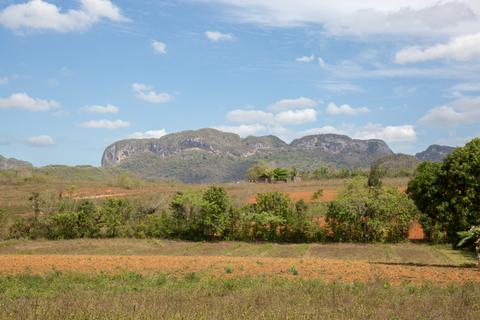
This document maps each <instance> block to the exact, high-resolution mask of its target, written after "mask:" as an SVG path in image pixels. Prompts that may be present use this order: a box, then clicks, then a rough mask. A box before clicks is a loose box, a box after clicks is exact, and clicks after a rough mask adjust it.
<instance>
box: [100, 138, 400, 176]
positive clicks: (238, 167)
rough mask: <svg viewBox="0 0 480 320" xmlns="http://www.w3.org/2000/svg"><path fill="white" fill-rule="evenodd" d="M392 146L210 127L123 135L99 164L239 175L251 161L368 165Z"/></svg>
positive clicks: (154, 172) (157, 172) (141, 171)
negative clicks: (143, 136) (243, 133)
mask: <svg viewBox="0 0 480 320" xmlns="http://www.w3.org/2000/svg"><path fill="white" fill-rule="evenodd" d="M391 154H393V152H392V151H391V150H390V148H389V147H388V146H387V144H386V143H385V142H383V141H381V140H356V139H351V138H349V137H347V136H342V135H334V134H324V135H312V136H306V137H303V138H300V139H297V140H294V141H293V142H292V143H290V144H287V143H285V142H284V141H282V140H281V139H279V138H277V137H275V136H263V137H252V136H251V137H247V138H244V139H241V138H240V137H239V136H238V135H236V134H233V133H226V132H221V131H218V130H215V129H200V130H196V131H183V132H179V133H173V134H169V135H166V136H164V137H162V138H160V139H129V140H122V141H118V142H115V143H113V144H112V145H110V146H108V147H107V148H106V149H105V152H104V153H103V157H102V166H104V167H118V168H121V169H125V170H128V171H130V172H133V173H135V174H137V175H140V176H144V177H162V178H169V179H174V180H180V181H183V182H195V183H201V182H225V181H235V180H241V179H243V178H244V176H245V172H246V170H247V168H248V167H249V166H250V165H252V164H253V163H255V162H257V161H267V162H269V163H272V164H273V165H277V166H286V167H296V168H297V169H299V170H310V169H313V168H315V167H317V166H319V165H334V166H346V167H350V168H353V167H368V166H369V165H370V164H371V163H372V162H373V161H375V160H377V159H379V158H382V157H384V156H387V155H391Z"/></svg>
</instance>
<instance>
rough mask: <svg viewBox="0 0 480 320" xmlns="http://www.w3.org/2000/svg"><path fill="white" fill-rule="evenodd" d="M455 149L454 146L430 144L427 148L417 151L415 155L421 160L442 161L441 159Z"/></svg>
mask: <svg viewBox="0 0 480 320" xmlns="http://www.w3.org/2000/svg"><path fill="white" fill-rule="evenodd" d="M453 150H455V148H454V147H449V146H440V145H438V144H434V145H431V146H429V147H428V148H427V150H425V151H422V152H419V153H417V154H416V155H415V157H416V158H417V159H419V160H422V161H432V162H442V161H443V159H444V158H445V157H446V156H448V155H449V154H450V153H452V152H453Z"/></svg>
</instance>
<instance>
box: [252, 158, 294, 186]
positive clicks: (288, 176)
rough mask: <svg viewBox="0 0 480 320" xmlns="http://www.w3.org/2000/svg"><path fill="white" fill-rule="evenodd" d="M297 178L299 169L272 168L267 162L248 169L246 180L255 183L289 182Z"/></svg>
mask: <svg viewBox="0 0 480 320" xmlns="http://www.w3.org/2000/svg"><path fill="white" fill-rule="evenodd" d="M296 176H297V169H295V168H282V167H277V168H273V167H270V166H269V165H268V164H266V163H265V162H259V163H258V164H255V165H253V166H251V167H250V168H248V170H247V173H246V179H247V180H248V181H254V182H260V181H261V182H278V181H283V182H287V181H290V180H293V179H294V178H295V177H296Z"/></svg>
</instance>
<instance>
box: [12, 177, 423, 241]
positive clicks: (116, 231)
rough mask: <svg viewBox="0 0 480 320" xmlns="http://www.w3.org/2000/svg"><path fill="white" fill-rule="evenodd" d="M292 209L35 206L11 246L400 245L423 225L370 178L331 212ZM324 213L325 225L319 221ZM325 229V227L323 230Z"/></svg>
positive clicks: (197, 196)
mask: <svg viewBox="0 0 480 320" xmlns="http://www.w3.org/2000/svg"><path fill="white" fill-rule="evenodd" d="M315 194H316V196H315V197H314V199H312V202H311V203H307V202H306V201H304V200H299V201H296V202H295V201H292V200H291V199H290V198H289V197H288V195H287V194H284V193H281V192H266V193H259V194H257V195H256V201H255V203H254V204H250V205H245V206H236V205H235V204H234V202H233V201H232V199H231V198H230V197H229V195H228V194H227V192H226V191H225V189H223V188H222V187H217V186H211V187H209V188H208V189H206V190H204V191H199V192H198V191H197V192H193V191H186V192H177V193H176V194H175V195H173V196H172V197H171V198H170V199H169V200H168V203H167V204H166V205H165V206H163V207H162V208H159V207H157V206H149V205H146V203H143V202H141V201H131V200H128V199H107V200H105V201H104V202H103V203H101V204H100V205H96V204H95V203H94V202H92V201H90V200H81V201H79V202H75V201H74V202H72V201H69V200H63V201H61V202H60V203H59V204H58V206H57V208H55V209H54V210H50V213H49V214H42V213H41V211H42V210H41V209H40V207H41V201H42V199H41V198H40V197H39V196H38V195H34V196H32V198H31V201H32V206H33V207H34V208H37V209H34V211H35V212H36V214H35V215H34V216H32V217H28V218H23V219H19V220H17V221H16V222H15V223H14V224H13V225H12V226H11V227H10V229H9V233H8V237H11V238H31V239H37V238H46V239H74V238H113V237H136V238H165V239H184V240H193V241H201V240H207V241H212V240H213V241H215V240H244V241H274V242H324V241H354V242H374V241H375V242H376V241H383V242H398V241H402V240H405V239H406V238H407V237H408V228H409V226H410V224H411V223H412V222H414V221H415V220H416V219H417V216H418V211H417V210H416V207H415V205H414V204H413V202H412V201H411V200H410V199H409V198H408V197H407V196H406V195H405V194H404V193H401V192H398V191H397V190H396V189H394V188H387V187H382V186H378V187H372V186H369V185H368V181H367V179H366V178H362V177H357V178H354V179H351V180H349V181H348V182H347V183H346V187H345V189H344V190H343V191H342V192H341V194H340V196H339V198H338V199H337V200H335V201H333V202H331V203H329V204H324V203H320V202H319V200H318V199H319V197H318V195H319V194H321V191H319V192H316V193H315ZM319 211H322V212H323V213H322V214H321V216H323V218H322V219H323V220H320V221H319V219H318V218H319ZM322 221H323V222H322Z"/></svg>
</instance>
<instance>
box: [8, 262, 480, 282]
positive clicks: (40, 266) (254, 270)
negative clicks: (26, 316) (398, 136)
mask: <svg viewBox="0 0 480 320" xmlns="http://www.w3.org/2000/svg"><path fill="white" fill-rule="evenodd" d="M226 266H230V267H231V268H232V269H233V273H231V274H226V273H225V267H226ZM292 266H294V267H295V269H296V270H298V272H299V276H298V277H299V278H304V279H322V280H324V281H326V282H333V281H343V282H353V281H361V282H371V281H375V280H377V279H381V280H382V281H388V282H389V283H391V284H393V285H398V284H402V283H405V282H412V283H415V284H420V283H426V282H430V283H436V284H440V285H448V284H464V283H466V282H475V283H480V270H478V269H472V268H452V267H432V266H410V265H385V264H374V263H368V262H364V261H344V260H343V261H342V260H329V259H313V258H301V259H299V258H260V257H258V258H257V257H254V258H252V257H204V256H97V255H95V256H94V255H2V256H0V273H2V274H19V273H24V272H26V271H27V270H28V271H29V272H32V273H34V274H45V273H48V272H50V271H52V270H57V271H63V272H84V273H85V272H86V273H90V272H100V271H106V272H111V273H119V272H123V271H126V270H128V271H136V272H139V273H141V274H152V273H155V272H164V273H167V274H172V275H178V276H181V275H184V274H186V273H189V272H198V273H202V274H208V275H211V276H218V277H232V276H246V275H249V276H284V277H295V276H293V275H292V274H291V273H290V272H289V271H288V270H289V269H290V268H291V267H292Z"/></svg>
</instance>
